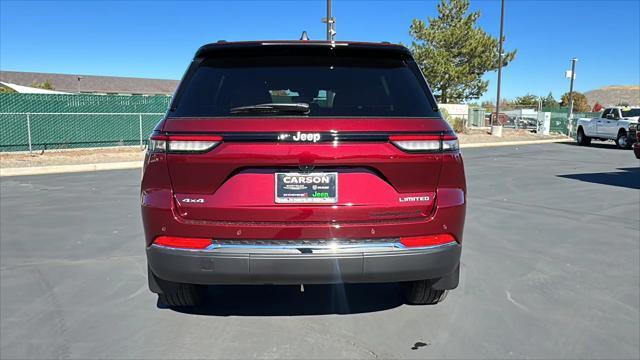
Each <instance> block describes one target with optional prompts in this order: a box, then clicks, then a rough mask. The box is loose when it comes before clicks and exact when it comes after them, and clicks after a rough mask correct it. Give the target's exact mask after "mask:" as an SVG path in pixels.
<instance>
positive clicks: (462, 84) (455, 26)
mask: <svg viewBox="0 0 640 360" xmlns="http://www.w3.org/2000/svg"><path fill="white" fill-rule="evenodd" d="M437 9H438V16H437V17H435V18H432V17H429V18H428V20H429V25H428V26H427V25H426V24H425V22H424V21H422V20H420V19H413V22H412V23H411V27H410V28H409V32H410V34H411V36H412V37H413V38H414V39H415V41H412V43H411V50H412V51H413V55H414V57H415V59H416V62H417V63H418V66H419V67H420V69H421V70H422V72H423V73H424V75H425V77H426V78H427V80H428V81H429V84H430V85H431V88H432V89H433V90H434V92H435V95H436V97H437V98H438V100H439V101H440V102H441V103H447V102H459V101H464V100H467V99H477V98H479V97H480V96H481V95H482V94H483V93H485V92H486V91H487V86H488V84H489V82H488V81H486V80H482V76H483V75H484V74H485V73H486V72H488V71H493V70H496V69H497V68H498V39H496V38H494V37H492V36H491V35H489V34H487V33H486V32H484V30H482V29H481V28H480V27H478V26H476V21H477V20H478V18H479V17H480V11H474V12H469V0H440V3H439V4H438V6H437ZM503 40H504V38H503ZM515 55H516V51H515V50H514V51H512V52H505V53H504V56H503V58H502V59H503V61H502V66H506V65H508V64H509V63H510V62H511V61H512V60H513V58H514V57H515Z"/></svg>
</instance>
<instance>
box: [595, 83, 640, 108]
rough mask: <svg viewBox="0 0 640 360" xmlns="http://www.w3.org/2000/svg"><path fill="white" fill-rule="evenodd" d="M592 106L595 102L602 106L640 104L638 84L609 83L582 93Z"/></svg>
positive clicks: (639, 87)
mask: <svg viewBox="0 0 640 360" xmlns="http://www.w3.org/2000/svg"><path fill="white" fill-rule="evenodd" d="M584 95H585V96H586V97H587V100H588V101H589V105H590V106H593V105H594V104H595V103H596V102H598V103H600V105H602V106H615V105H618V104H620V103H628V104H629V105H631V106H634V105H635V106H640V85H611V86H605V87H603V88H600V89H595V90H591V91H587V92H585V93H584Z"/></svg>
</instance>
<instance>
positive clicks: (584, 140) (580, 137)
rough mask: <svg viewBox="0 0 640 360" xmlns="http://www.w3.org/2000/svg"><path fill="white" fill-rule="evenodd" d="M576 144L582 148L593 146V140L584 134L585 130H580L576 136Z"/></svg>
mask: <svg viewBox="0 0 640 360" xmlns="http://www.w3.org/2000/svg"><path fill="white" fill-rule="evenodd" d="M576 142H577V143H578V145H580V146H588V145H589V144H591V138H590V137H588V136H587V135H585V134H584V130H583V129H582V128H579V129H578V134H577V135H576Z"/></svg>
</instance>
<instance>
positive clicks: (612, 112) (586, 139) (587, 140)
mask: <svg viewBox="0 0 640 360" xmlns="http://www.w3.org/2000/svg"><path fill="white" fill-rule="evenodd" d="M639 118H640V108H637V107H636V108H630V107H612V108H606V109H604V111H603V112H602V115H601V116H600V117H598V118H593V119H589V118H580V119H578V123H577V133H576V142H577V143H578V145H589V144H591V139H599V140H614V141H615V142H616V145H618V147H619V148H622V149H628V148H630V147H631V145H632V144H633V143H634V142H636V131H637V127H638V119H639Z"/></svg>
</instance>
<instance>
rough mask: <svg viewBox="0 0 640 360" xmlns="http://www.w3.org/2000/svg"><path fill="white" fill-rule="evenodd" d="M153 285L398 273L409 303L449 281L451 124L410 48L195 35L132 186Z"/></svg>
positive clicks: (457, 206)
mask: <svg viewBox="0 0 640 360" xmlns="http://www.w3.org/2000/svg"><path fill="white" fill-rule="evenodd" d="M141 203H142V220H143V223H144V230H145V237H146V253H147V260H148V267H149V287H150V289H151V291H152V292H154V293H157V294H159V296H160V301H161V302H164V303H165V304H166V305H168V306H176V307H178V306H193V305H196V304H198V303H199V302H201V301H202V300H203V299H204V298H205V294H206V291H205V290H206V285H215V284H330V283H365V282H400V283H402V284H401V285H402V286H401V287H402V289H403V293H404V296H405V299H406V301H407V302H408V303H410V304H435V303H437V302H439V301H441V300H442V299H444V297H445V295H446V293H447V290H449V289H454V288H456V287H457V285H458V277H459V272H460V253H461V244H462V232H463V226H464V219H465V208H466V185H465V175H464V167H463V162H462V156H461V153H460V150H459V147H458V139H457V137H456V134H455V133H454V132H453V130H452V129H451V127H450V126H449V125H448V124H447V123H446V122H445V121H444V120H443V119H442V115H441V114H440V112H439V111H438V106H437V104H436V101H435V99H434V97H433V95H432V93H431V91H430V89H429V86H428V85H427V82H426V81H425V79H424V77H423V76H422V73H421V72H420V69H419V68H418V66H417V65H416V63H415V61H414V60H413V58H412V56H411V53H410V52H409V50H407V48H405V47H403V46H400V45H393V44H389V43H360V42H324V41H269V42H218V43H215V44H209V45H205V46H203V47H201V48H200V49H199V50H198V51H197V52H196V54H195V57H194V59H193V61H192V62H191V65H190V66H189V68H188V70H187V72H186V73H185V75H184V78H183V79H182V82H181V83H180V85H179V87H178V89H177V91H176V93H175V96H174V99H173V101H172V103H171V106H170V108H169V110H168V112H167V114H166V117H165V118H164V119H163V120H162V121H160V123H159V124H158V125H157V126H156V128H155V129H154V131H153V133H152V135H151V138H150V140H149V148H148V151H147V154H146V158H145V161H144V174H143V178H142V188H141Z"/></svg>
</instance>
